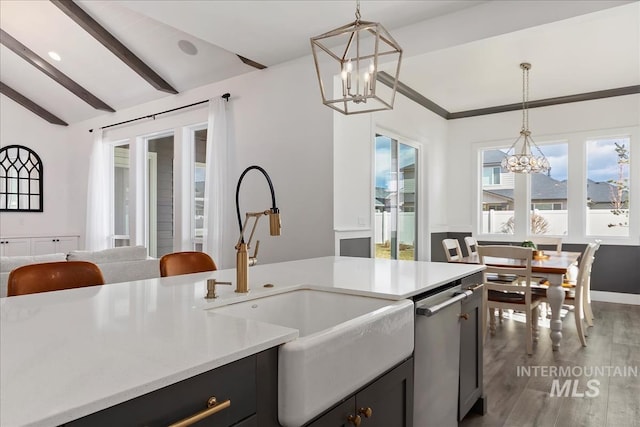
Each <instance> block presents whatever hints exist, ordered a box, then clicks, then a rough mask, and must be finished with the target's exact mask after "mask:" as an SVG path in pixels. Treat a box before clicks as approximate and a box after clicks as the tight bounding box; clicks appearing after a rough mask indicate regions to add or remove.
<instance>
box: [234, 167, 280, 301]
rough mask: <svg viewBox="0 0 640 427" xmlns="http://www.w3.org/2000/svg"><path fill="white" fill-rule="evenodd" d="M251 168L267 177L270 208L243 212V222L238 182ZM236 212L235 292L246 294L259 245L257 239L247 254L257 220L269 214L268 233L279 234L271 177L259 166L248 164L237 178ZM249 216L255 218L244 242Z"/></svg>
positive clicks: (277, 210) (277, 212)
mask: <svg viewBox="0 0 640 427" xmlns="http://www.w3.org/2000/svg"><path fill="white" fill-rule="evenodd" d="M253 169H255V170H258V171H260V172H262V174H263V175H264V177H265V178H266V179H267V183H268V184H269V191H271V208H270V209H267V210H265V211H261V212H247V213H246V214H245V220H244V224H243V223H242V218H241V216H240V200H239V196H240V184H242V180H243V179H244V176H245V175H246V174H247V172H249V171H251V170H253ZM236 214H237V215H238V226H239V227H240V237H239V238H238V243H237V244H236V281H237V283H236V292H238V293H243V294H246V293H247V292H249V267H250V266H252V265H255V264H256V263H257V262H258V248H259V246H260V241H259V240H258V241H256V247H255V249H254V251H253V255H252V256H249V249H250V248H251V240H252V239H253V235H254V233H255V231H256V226H257V225H258V220H259V219H260V218H261V217H262V216H264V215H269V234H271V235H272V236H279V235H280V228H281V224H280V210H279V209H278V207H277V206H276V194H275V192H274V190H273V184H272V183H271V178H270V177H269V174H268V173H267V172H266V171H265V170H264V169H262V168H261V167H260V166H255V165H253V166H249V167H248V168H246V169H245V170H244V172H242V174H241V175H240V178H239V179H238V186H237V187H236ZM251 218H255V221H254V223H253V227H252V228H251V234H249V240H248V241H247V242H245V241H244V232H245V231H246V229H247V225H248V222H249V219H251Z"/></svg>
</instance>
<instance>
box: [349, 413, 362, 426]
mask: <svg viewBox="0 0 640 427" xmlns="http://www.w3.org/2000/svg"><path fill="white" fill-rule="evenodd" d="M347 421H349V422H350V423H351V424H353V425H354V426H356V427H358V426H359V425H360V423H361V422H362V418H360V415H349V418H347Z"/></svg>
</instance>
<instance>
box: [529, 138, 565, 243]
mask: <svg viewBox="0 0 640 427" xmlns="http://www.w3.org/2000/svg"><path fill="white" fill-rule="evenodd" d="M540 148H541V150H542V152H543V153H544V155H545V157H546V158H547V160H549V164H550V165H551V169H550V170H549V173H548V174H540V173H535V174H531V176H530V177H529V180H530V187H531V203H530V204H531V213H530V218H529V220H530V224H531V227H530V229H529V233H530V234H549V235H552V236H564V235H566V234H568V232H569V215H568V211H567V204H568V193H567V183H568V181H567V169H568V148H569V145H568V144H567V143H566V142H561V143H553V144H545V145H542V146H541V147H540Z"/></svg>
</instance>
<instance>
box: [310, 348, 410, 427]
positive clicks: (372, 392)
mask: <svg viewBox="0 0 640 427" xmlns="http://www.w3.org/2000/svg"><path fill="white" fill-rule="evenodd" d="M356 425H361V426H362V427H411V426H413V357H411V358H409V359H407V360H406V361H404V362H402V363H401V364H399V365H398V366H396V367H395V368H393V369H392V370H390V371H388V372H387V373H386V374H384V375H382V376H381V377H379V378H378V379H376V380H374V381H373V382H371V383H370V384H369V385H367V386H366V387H364V388H362V389H361V390H359V391H358V392H356V393H355V394H353V395H351V396H349V397H348V398H347V399H345V400H343V401H342V402H340V403H338V404H337V405H336V406H334V407H333V408H331V409H329V410H328V411H327V412H325V413H324V414H322V415H320V416H319V417H318V418H316V419H315V420H313V421H311V422H310V423H309V424H307V427H343V426H344V427H353V426H356Z"/></svg>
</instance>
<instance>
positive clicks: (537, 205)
mask: <svg viewBox="0 0 640 427" xmlns="http://www.w3.org/2000/svg"><path fill="white" fill-rule="evenodd" d="M506 148H507V147H504V148H501V149H487V150H482V151H481V159H482V160H481V162H482V189H481V191H482V220H481V227H480V232H481V233H483V234H511V235H513V234H516V226H517V224H518V223H521V224H526V221H527V219H526V218H525V216H526V214H527V213H526V212H524V211H522V212H520V213H519V214H518V210H517V206H518V205H520V204H521V203H525V206H530V207H531V209H530V211H529V212H528V215H529V219H528V221H529V227H528V229H527V230H526V233H527V234H549V235H560V236H561V235H565V234H567V232H568V215H567V209H566V206H567V200H568V197H567V165H568V162H567V158H568V156H567V153H568V152H567V149H568V144H567V143H553V144H545V145H544V146H542V150H543V152H544V153H545V156H546V157H547V159H548V160H549V163H550V164H551V170H550V171H549V173H548V174H539V173H538V174H531V175H522V176H520V177H519V178H521V179H524V180H526V185H527V186H528V187H529V189H530V191H529V194H530V196H529V198H530V200H529V201H527V200H526V198H527V196H526V192H518V191H516V177H515V176H514V175H515V174H514V173H511V172H509V173H506V172H504V171H502V169H501V167H500V166H499V164H500V162H501V161H502V159H503V157H504V154H505V152H506ZM518 215H520V216H518ZM521 234H522V233H521Z"/></svg>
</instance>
